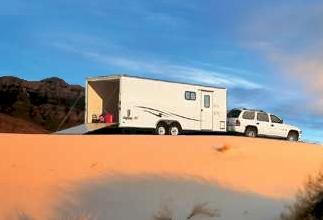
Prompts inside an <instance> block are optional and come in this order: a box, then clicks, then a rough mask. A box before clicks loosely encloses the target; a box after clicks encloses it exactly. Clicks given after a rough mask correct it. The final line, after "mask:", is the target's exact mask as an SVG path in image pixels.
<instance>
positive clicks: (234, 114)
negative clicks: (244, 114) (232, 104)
mask: <svg viewBox="0 0 323 220" xmlns="http://www.w3.org/2000/svg"><path fill="white" fill-rule="evenodd" d="M240 113H241V110H239V109H233V110H231V111H230V112H229V113H228V118H239V115H240Z"/></svg>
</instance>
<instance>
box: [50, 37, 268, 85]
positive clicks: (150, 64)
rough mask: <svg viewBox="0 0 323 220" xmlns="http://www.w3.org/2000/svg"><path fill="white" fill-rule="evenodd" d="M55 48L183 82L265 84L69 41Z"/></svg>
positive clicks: (125, 69) (98, 61)
mask: <svg viewBox="0 0 323 220" xmlns="http://www.w3.org/2000/svg"><path fill="white" fill-rule="evenodd" d="M53 45H54V46H55V47H57V48H60V49H63V50H65V51H68V52H72V53H76V54H78V55H80V56H82V57H84V58H86V59H90V60H92V61H94V62H97V63H101V64H103V65H107V66H114V67H119V68H120V69H121V70H123V71H130V72H136V73H137V74H140V75H145V74H149V75H150V76H156V77H162V78H167V79H173V80H177V81H181V82H194V83H202V84H206V85H212V86H219V87H228V88H237V87H238V88H239V87H240V88H246V89H247V88H248V89H260V88H262V87H263V86H262V85H261V84H258V83H255V82H253V81H249V80H246V79H244V78H241V77H236V76H234V75H233V74H231V73H228V72H219V71H215V70H208V69H205V68H197V67H192V66H187V65H177V64H170V63H168V62H160V61H154V60H150V59H134V58H130V57H125V56H113V55H108V54H107V53H104V52H99V51H95V50H91V49H77V48H76V47H74V46H71V45H69V44H65V43H54V44H53Z"/></svg>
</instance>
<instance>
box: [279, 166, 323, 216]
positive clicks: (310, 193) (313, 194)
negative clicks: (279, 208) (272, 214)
mask: <svg viewBox="0 0 323 220" xmlns="http://www.w3.org/2000/svg"><path fill="white" fill-rule="evenodd" d="M281 219H282V220H323V171H321V172H319V174H318V175H317V176H315V177H310V178H309V180H308V181H307V183H306V185H305V187H304V189H303V190H301V191H300V192H299V193H298V194H297V197H296V201H295V203H294V204H293V205H292V206H290V207H288V210H287V211H286V212H285V213H283V214H282V215H281Z"/></svg>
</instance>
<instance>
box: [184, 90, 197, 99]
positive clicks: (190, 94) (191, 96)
mask: <svg viewBox="0 0 323 220" xmlns="http://www.w3.org/2000/svg"><path fill="white" fill-rule="evenodd" d="M185 99H186V100H196V93H195V92H190V91H186V92H185Z"/></svg>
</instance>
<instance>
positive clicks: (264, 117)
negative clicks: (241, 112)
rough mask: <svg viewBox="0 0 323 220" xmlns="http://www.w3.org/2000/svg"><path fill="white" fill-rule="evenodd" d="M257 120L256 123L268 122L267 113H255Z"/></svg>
mask: <svg viewBox="0 0 323 220" xmlns="http://www.w3.org/2000/svg"><path fill="white" fill-rule="evenodd" d="M257 120H258V121H265V122H269V117H268V114H267V113H260V112H258V113H257Z"/></svg>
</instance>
